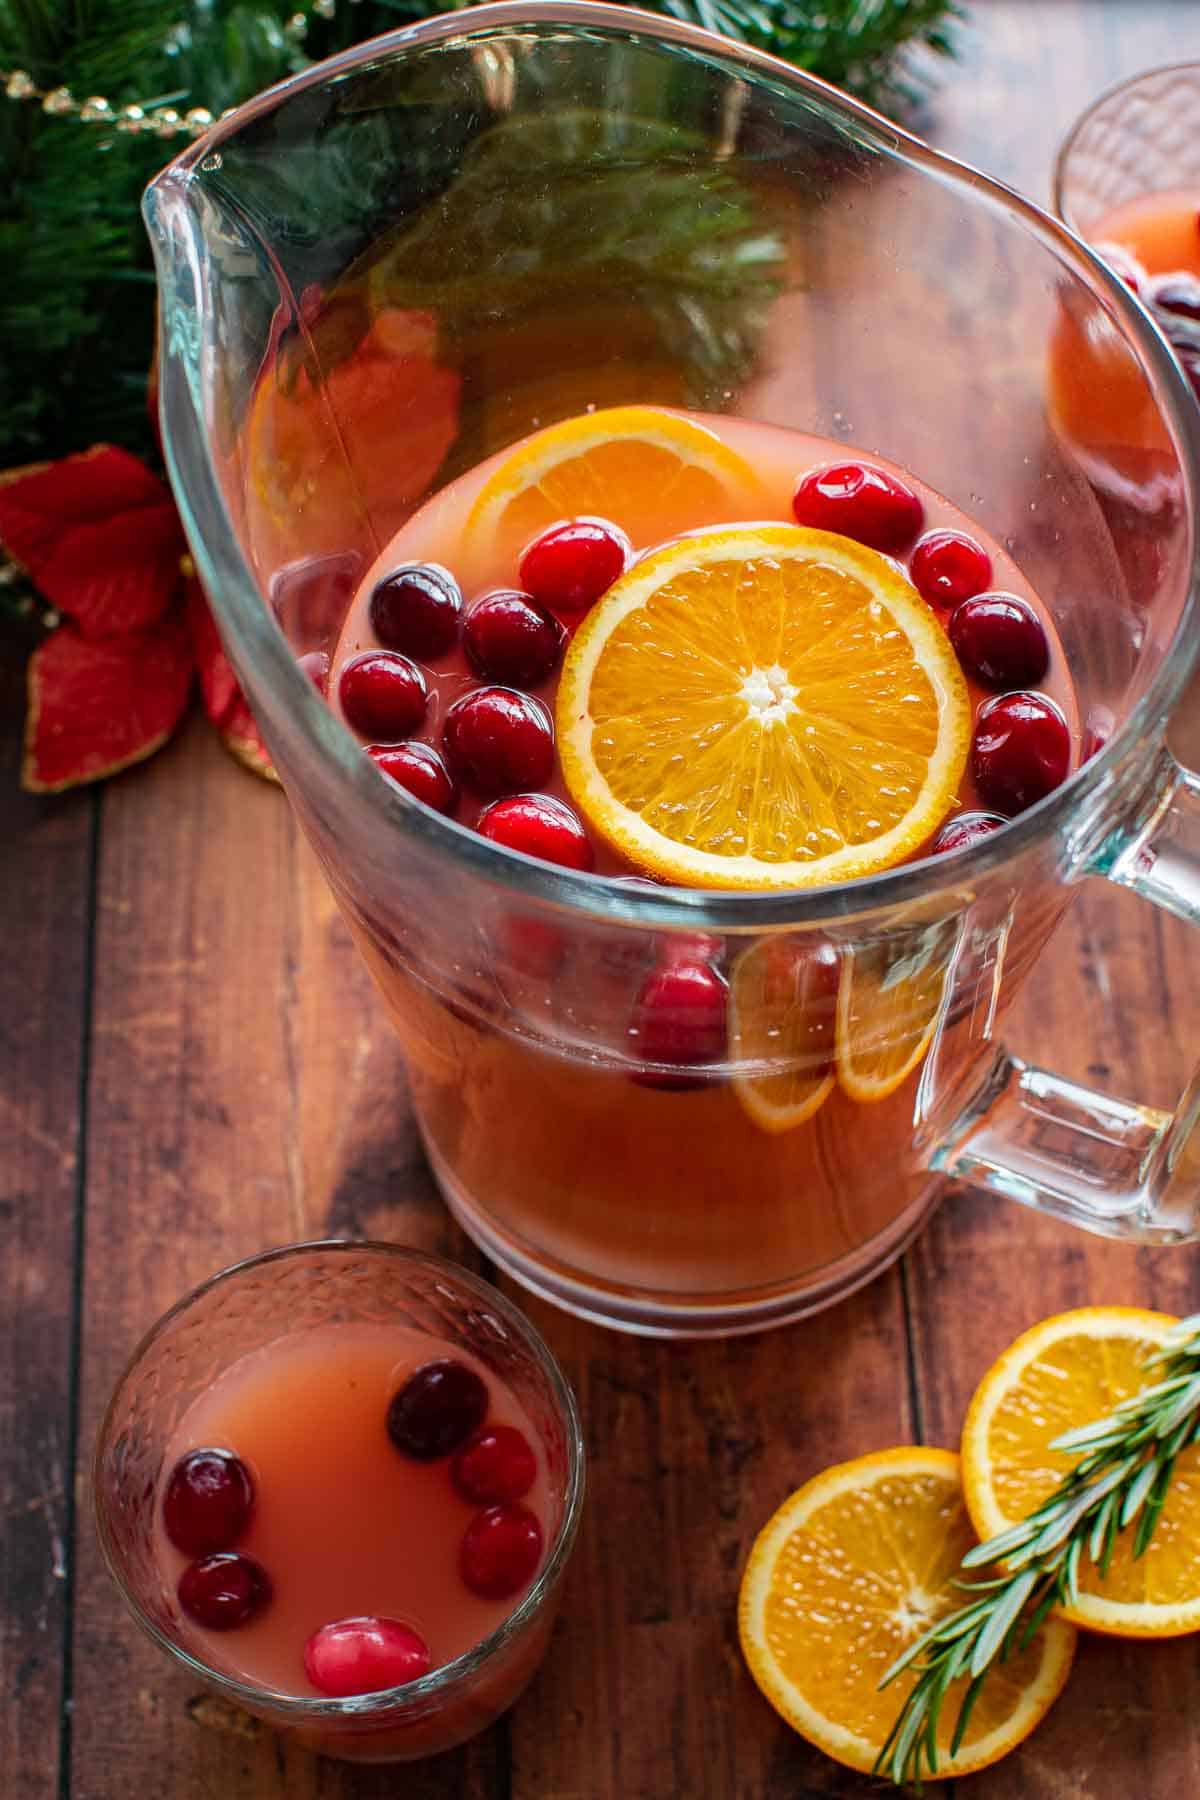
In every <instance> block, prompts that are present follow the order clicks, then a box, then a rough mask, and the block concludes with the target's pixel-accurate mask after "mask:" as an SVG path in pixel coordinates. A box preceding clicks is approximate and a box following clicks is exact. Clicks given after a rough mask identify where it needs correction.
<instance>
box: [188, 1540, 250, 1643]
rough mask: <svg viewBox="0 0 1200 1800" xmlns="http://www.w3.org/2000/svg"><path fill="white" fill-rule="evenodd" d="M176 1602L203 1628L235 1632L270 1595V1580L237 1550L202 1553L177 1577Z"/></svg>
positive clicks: (247, 1557) (248, 1558)
mask: <svg viewBox="0 0 1200 1800" xmlns="http://www.w3.org/2000/svg"><path fill="white" fill-rule="evenodd" d="M178 1593H179V1604H180V1606H182V1608H183V1610H184V1612H185V1613H186V1614H187V1615H188V1617H189V1618H190V1619H194V1620H195V1621H196V1623H197V1625H203V1626H204V1628H205V1630H206V1631H235V1630H236V1629H237V1627H238V1626H239V1625H246V1624H248V1623H249V1622H250V1620H251V1619H252V1618H254V1616H255V1614H256V1613H260V1612H261V1611H262V1610H263V1608H264V1607H265V1606H266V1605H267V1604H268V1603H269V1601H270V1598H271V1582H270V1578H269V1576H268V1575H267V1571H266V1570H265V1569H264V1568H263V1567H262V1565H261V1563H256V1562H255V1561H254V1558H253V1557H251V1556H242V1555H240V1554H239V1553H238V1552H237V1551H236V1550H225V1551H222V1552H221V1553H220V1554H219V1555H217V1556H203V1557H201V1558H200V1560H199V1562H193V1563H189V1564H188V1566H187V1568H186V1569H185V1570H184V1571H183V1574H182V1575H181V1576H180V1577H179V1588H178Z"/></svg>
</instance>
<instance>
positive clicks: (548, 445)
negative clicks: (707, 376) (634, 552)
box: [464, 406, 764, 565]
mask: <svg viewBox="0 0 1200 1800" xmlns="http://www.w3.org/2000/svg"><path fill="white" fill-rule="evenodd" d="M763 507H764V500H763V494H762V488H761V484H760V483H759V480H758V477H757V476H756V474H755V472H754V470H753V469H752V468H751V466H750V464H749V463H748V462H747V461H746V460H745V458H744V457H741V456H739V455H738V454H737V452H736V451H734V450H731V449H730V448H729V446H728V445H727V444H725V443H724V442H723V441H722V439H721V438H719V437H718V436H717V434H716V432H715V431H712V430H710V428H709V427H708V426H707V425H700V424H698V423H697V422H696V420H694V419H689V418H687V417H685V416H684V415H683V414H681V413H674V412H671V411H669V410H668V409H667V408H665V407H657V406H610V407H604V408H602V409H601V410H599V411H597V412H593V413H581V414H579V415H578V416H577V417H575V418H572V419H564V420H563V421H562V423H561V424H558V425H550V426H547V428H546V429H545V430H544V431H539V432H535V433H534V435H533V436H532V437H528V438H526V439H525V440H524V441H523V442H522V443H520V444H518V445H516V446H515V448H514V449H513V450H511V451H510V452H509V454H508V455H507V456H506V457H505V458H504V460H503V461H502V462H501V463H500V464H499V465H498V466H497V468H496V469H494V470H493V472H492V474H491V475H490V477H489V478H488V480H487V481H486V482H485V483H484V485H483V487H482V488H481V490H480V492H479V494H478V495H477V497H476V500H475V504H474V506H473V507H472V508H471V512H470V515H469V517H468V519H467V524H466V531H465V534H464V535H465V539H466V542H467V543H468V544H472V545H479V546H482V545H486V546H487V548H488V553H489V555H490V558H491V561H492V563H493V565H494V564H495V563H496V561H497V559H499V560H501V561H503V560H504V559H506V558H508V559H513V558H515V557H516V556H517V555H519V553H520V551H521V550H522V549H523V548H524V546H525V545H526V544H527V543H528V542H529V540H530V539H531V538H533V537H536V536H537V534H538V533H539V532H541V531H544V530H545V529H546V527H547V526H549V525H553V524H555V523H557V521H558V520H560V519H569V518H576V517H578V516H580V515H585V516H588V517H598V518H603V519H611V520H612V522H613V524H615V525H619V526H621V528H622V529H623V530H624V531H626V532H628V534H629V536H630V538H631V539H632V541H633V543H634V544H635V545H638V546H642V545H645V544H657V543H661V542H662V541H663V539H664V538H668V537H673V536H675V534H676V533H678V532H680V531H687V530H690V529H691V528H692V527H694V526H698V525H705V524H711V523H713V522H714V521H718V520H733V519H746V518H754V517H755V516H756V515H757V514H759V513H761V512H762V510H763Z"/></svg>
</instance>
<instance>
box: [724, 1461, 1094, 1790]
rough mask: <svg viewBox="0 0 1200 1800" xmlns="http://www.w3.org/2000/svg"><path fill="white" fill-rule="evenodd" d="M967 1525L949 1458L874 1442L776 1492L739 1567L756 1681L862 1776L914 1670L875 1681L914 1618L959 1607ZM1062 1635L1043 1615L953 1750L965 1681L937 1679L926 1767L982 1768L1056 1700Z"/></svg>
mask: <svg viewBox="0 0 1200 1800" xmlns="http://www.w3.org/2000/svg"><path fill="white" fill-rule="evenodd" d="M974 1543H975V1533H974V1532H973V1531H972V1529H971V1522H970V1520H969V1519H968V1517H967V1513H966V1508H965V1507H964V1505H963V1500H962V1492H961V1489H960V1486H959V1464H958V1458H957V1457H956V1456H954V1455H952V1454H951V1453H950V1451H948V1450H931V1449H925V1448H920V1447H912V1448H905V1449H898V1450H881V1451H878V1452H877V1453H876V1454H875V1455H873V1456H860V1457H859V1458H858V1459H857V1460H856V1461H854V1462H848V1463H840V1464H839V1465H838V1466H837V1467H835V1468H832V1469H826V1470H825V1471H824V1473H823V1474H821V1475H818V1476H816V1477H815V1478H814V1479H813V1480H812V1481H810V1482H808V1483H807V1485H806V1486H804V1487H802V1488H801V1489H800V1490H799V1492H798V1493H795V1494H793V1495H791V1497H790V1498H789V1499H787V1500H785V1501H784V1503H783V1505H782V1506H781V1507H780V1508H779V1511H778V1512H777V1513H776V1514H775V1515H774V1517H773V1518H772V1519H770V1520H769V1521H768V1522H767V1524H766V1525H765V1527H764V1528H763V1530H762V1531H761V1532H760V1533H759V1535H758V1538H757V1539H756V1541H755V1544H754V1548H753V1550H752V1551H751V1552H750V1560H749V1562H748V1563H747V1565H746V1572H745V1574H744V1575H743V1577H742V1586H741V1593H740V1596H739V1601H738V1633H739V1636H740V1638H741V1644H742V1652H743V1654H744V1656H745V1658H746V1661H747V1663H748V1665H749V1668H750V1673H751V1675H752V1676H753V1677H754V1679H755V1681H756V1682H757V1683H758V1686H759V1687H760V1688H761V1689H762V1691H763V1693H764V1694H765V1695H766V1697H767V1699H768V1700H769V1701H770V1702H771V1705H772V1706H773V1707H774V1708H775V1709H776V1711H777V1712H779V1713H781V1714H782V1716H783V1717H784V1718H785V1719H786V1720H787V1722H788V1724H789V1725H792V1726H793V1727H794V1728H795V1729H796V1730H797V1731H798V1732H799V1733H800V1735H801V1736H802V1737H804V1738H807V1739H808V1741H809V1743H812V1744H816V1745H817V1746H818V1747H819V1748H820V1749H822V1750H824V1751H825V1753H826V1754H827V1755H828V1756H832V1757H834V1758H835V1759H836V1761H838V1762H840V1763H845V1764H846V1765H847V1767H849V1768H851V1769H861V1770H863V1771H864V1772H865V1773H869V1772H870V1771H871V1770H872V1769H873V1768H874V1765H875V1760H876V1758H877V1757H878V1755H879V1752H880V1749H881V1747H882V1745H883V1743H884V1741H885V1739H886V1738H887V1736H888V1733H889V1732H890V1730H891V1728H892V1724H893V1722H894V1721H895V1719H896V1717H897V1715H898V1713H899V1711H900V1708H901V1706H902V1705H903V1703H904V1701H905V1699H906V1698H907V1696H908V1694H909V1693H910V1692H911V1690H912V1687H913V1685H914V1683H915V1681H916V1675H915V1673H914V1671H913V1670H912V1669H906V1670H905V1671H903V1673H901V1674H900V1675H898V1676H897V1677H896V1679H895V1681H893V1682H891V1683H890V1684H889V1685H888V1686H887V1687H886V1688H883V1689H882V1690H881V1689H880V1686H879V1683H880V1681H881V1680H882V1679H883V1677H884V1675H886V1673H887V1672H888V1670H889V1669H890V1668H891V1666H892V1664H893V1663H894V1662H895V1661H896V1659H897V1657H899V1656H900V1655H901V1654H902V1653H903V1652H904V1651H905V1650H906V1649H908V1647H909V1646H910V1645H911V1644H912V1643H914V1642H915V1640H916V1639H917V1638H918V1637H919V1636H920V1635H921V1634H922V1633H923V1632H924V1631H925V1630H927V1629H928V1627H929V1626H930V1625H932V1624H934V1623H935V1622H936V1621H937V1620H938V1619H940V1618H941V1617H943V1616H944V1614H946V1613H948V1612H952V1611H953V1610H954V1609H955V1608H956V1607H959V1606H961V1605H962V1601H963V1594H962V1590H961V1589H960V1588H958V1587H956V1586H955V1585H954V1577H955V1576H956V1575H957V1574H958V1570H959V1564H960V1562H961V1560H962V1557H963V1555H964V1553H965V1552H966V1551H967V1550H968V1549H970V1547H971V1546H972V1545H973V1544H974ZM1074 1650H1075V1632H1074V1631H1073V1630H1072V1628H1071V1627H1070V1626H1069V1625H1066V1624H1064V1623H1063V1622H1062V1621H1061V1620H1059V1619H1051V1620H1050V1621H1049V1622H1048V1623H1047V1624H1046V1626H1045V1627H1044V1628H1043V1629H1042V1631H1041V1632H1039V1634H1038V1636H1037V1637H1036V1638H1035V1639H1034V1641H1033V1642H1032V1643H1031V1644H1030V1645H1029V1646H1028V1647H1027V1648H1026V1649H1025V1650H1023V1651H1021V1653H1020V1654H1019V1655H1017V1656H1014V1657H1012V1658H1011V1659H1010V1660H1009V1661H1008V1662H1007V1663H1005V1664H1003V1665H1002V1666H1001V1667H998V1668H997V1669H995V1670H994V1671H993V1672H992V1673H991V1674H990V1675H989V1677H988V1680H987V1681H986V1682H985V1683H984V1684H983V1686H982V1687H981V1689H980V1691H979V1695H978V1699H977V1701H976V1705H975V1708H974V1711H973V1712H972V1714H971V1717H970V1721H969V1723H968V1725H967V1730H966V1735H965V1738H964V1740H963V1743H962V1746H961V1748H960V1750H959V1752H958V1755H957V1756H955V1757H953V1758H951V1757H950V1754H949V1751H950V1742H951V1739H952V1737H953V1734H954V1727H955V1723H956V1721H957V1718H958V1710H959V1708H958V1703H959V1701H960V1700H961V1698H962V1695H963V1693H965V1691H966V1689H967V1687H968V1685H969V1677H968V1676H966V1675H964V1676H961V1677H960V1678H959V1679H958V1680H957V1681H956V1682H954V1683H953V1684H952V1685H951V1686H950V1687H949V1688H948V1690H947V1693H946V1700H945V1704H944V1705H943V1707H942V1710H941V1716H940V1719H939V1723H938V1732H937V1747H938V1768H937V1778H941V1777H943V1776H948V1775H965V1774H968V1773H969V1772H970V1771H971V1770H973V1769H982V1768H986V1767H987V1765H988V1764H989V1763H993V1762H996V1761H997V1760H998V1759H999V1758H1000V1757H1001V1756H1003V1755H1005V1753H1006V1752H1007V1751H1009V1750H1011V1749H1013V1748H1014V1747H1015V1746H1016V1745H1017V1744H1019V1743H1020V1742H1021V1740H1022V1739H1023V1738H1025V1737H1027V1736H1028V1735H1029V1733H1030V1732H1031V1731H1032V1730H1033V1728H1034V1726H1035V1725H1037V1724H1038V1722H1039V1721H1040V1720H1041V1719H1042V1718H1043V1717H1044V1716H1045V1714H1046V1713H1047V1711H1048V1710H1049V1708H1050V1706H1051V1705H1052V1704H1053V1702H1054V1701H1055V1699H1057V1697H1058V1695H1059V1693H1060V1691H1061V1689H1062V1686H1063V1683H1064V1682H1065V1681H1066V1678H1067V1675H1068V1673H1069V1671H1070V1667H1071V1659H1072V1656H1073V1655H1074Z"/></svg>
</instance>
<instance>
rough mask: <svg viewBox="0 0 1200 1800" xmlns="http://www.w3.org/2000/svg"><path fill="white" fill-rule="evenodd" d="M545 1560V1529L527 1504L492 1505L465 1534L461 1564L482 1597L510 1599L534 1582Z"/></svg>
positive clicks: (467, 1579)
mask: <svg viewBox="0 0 1200 1800" xmlns="http://www.w3.org/2000/svg"><path fill="white" fill-rule="evenodd" d="M541 1560H542V1528H541V1526H540V1525H539V1524H538V1521H537V1515H536V1514H535V1513H531V1512H530V1510H529V1508H528V1507H527V1506H521V1505H519V1504H514V1505H509V1506H489V1507H488V1508H487V1510H486V1511H485V1512H481V1513H476V1515H475V1517H474V1518H473V1519H472V1520H471V1523H470V1524H469V1525H468V1526H467V1529H466V1532H465V1533H464V1535H463V1541H462V1547H461V1549H460V1551H459V1557H458V1566H459V1570H460V1572H461V1574H462V1578H463V1581H464V1583H465V1585H466V1586H467V1587H469V1588H470V1590H471V1592H472V1593H473V1594H478V1595H479V1597H480V1599H482V1600H511V1599H512V1597H513V1595H514V1594H519V1593H520V1591H521V1589H522V1588H523V1587H528V1585H529V1583H530V1582H531V1581H532V1579H533V1576H534V1573H535V1571H536V1569H537V1566H538V1564H539V1562H540V1561H541Z"/></svg>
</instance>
